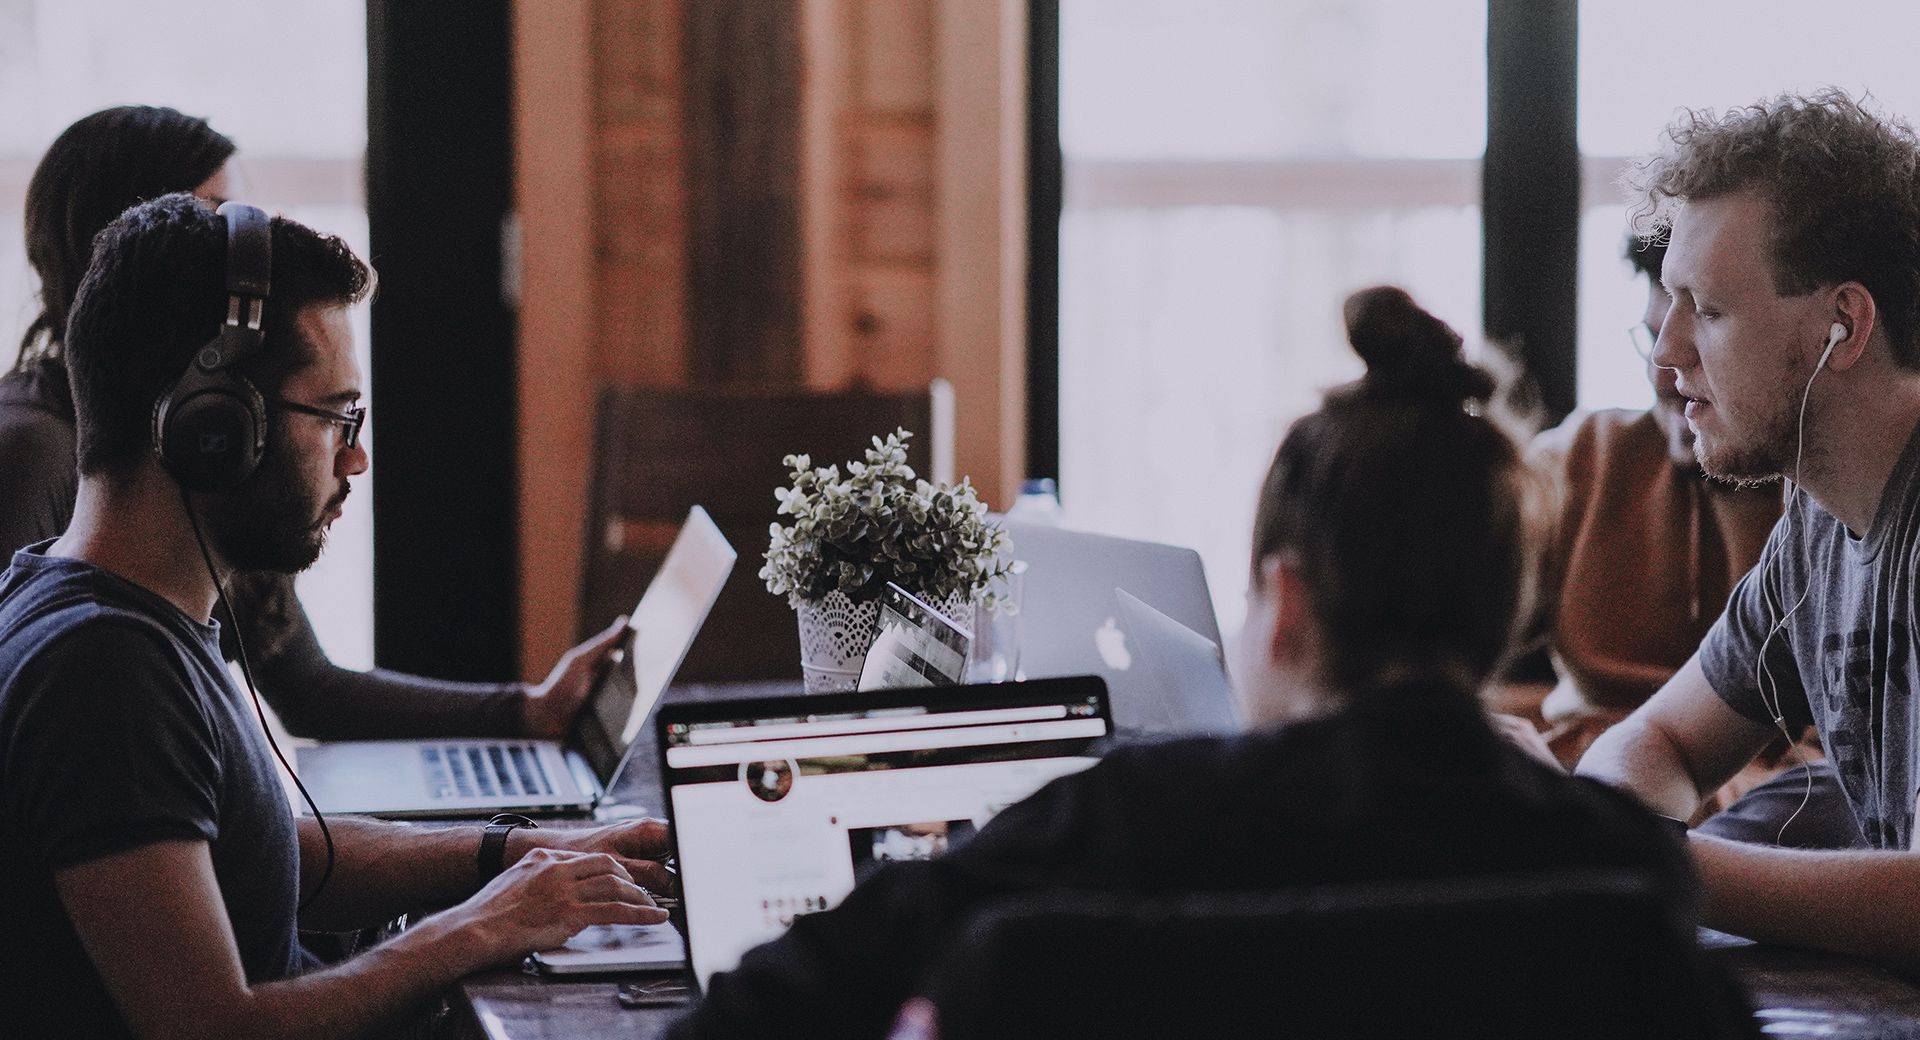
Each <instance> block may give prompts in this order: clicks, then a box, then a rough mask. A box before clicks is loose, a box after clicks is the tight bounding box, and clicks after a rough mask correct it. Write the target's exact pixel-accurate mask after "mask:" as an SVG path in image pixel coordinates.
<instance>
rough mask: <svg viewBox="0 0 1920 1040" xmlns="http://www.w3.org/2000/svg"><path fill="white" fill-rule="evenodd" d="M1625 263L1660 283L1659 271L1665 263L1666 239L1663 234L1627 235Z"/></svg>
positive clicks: (1648, 278)
mask: <svg viewBox="0 0 1920 1040" xmlns="http://www.w3.org/2000/svg"><path fill="white" fill-rule="evenodd" d="M1626 257H1627V263H1630V264H1632V265H1633V269H1634V271H1636V272H1638V273H1639V274H1643V275H1645V276H1646V277H1647V280H1648V281H1650V282H1652V283H1653V284H1655V285H1659V284H1660V271H1661V269H1662V268H1663V267H1665V266H1666V263H1667V239H1666V236H1664V235H1647V236H1644V237H1643V236H1641V235H1628V236H1627V247H1626Z"/></svg>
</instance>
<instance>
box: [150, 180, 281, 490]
mask: <svg viewBox="0 0 1920 1040" xmlns="http://www.w3.org/2000/svg"><path fill="white" fill-rule="evenodd" d="M219 213H220V216H222V217H225V218H226V221H227V264H226V266H227V317H226V320H225V321H224V322H222V323H221V325H220V333H219V335H217V336H215V337H214V338H213V339H211V340H208V341H207V344H206V346H203V347H201V348H200V349H199V350H198V351H196V352H195V353H194V355H193V364H192V365H190V366H188V368H187V371H186V373H185V374H184V375H182V376H181V377H180V379H179V380H178V381H177V382H175V383H174V384H173V387H172V389H170V390H168V391H167V392H166V393H165V394H163V395H162V396H161V398H160V400H158V401H156V402H155V403H154V406H153V450H154V454H156V455H158V456H159V457H160V462H161V464H162V465H164V466H166V468H167V472H168V473H171V474H173V477H174V479H175V480H177V481H179V482H180V486H181V487H184V488H186V489H187V490H189V491H225V490H227V489H229V488H231V487H233V486H234V485H236V484H238V483H240V482H241V481H243V480H245V479H247V477H248V476H249V475H250V474H252V473H253V471H254V469H255V468H257V467H258V466H259V465H260V458H261V456H262V455H264V454H265V453H266V450H267V405H266V401H265V400H263V399H262V398H261V396H260V391H259V390H258V389H256V388H255V387H254V385H253V383H252V382H250V381H249V380H248V379H247V377H245V376H243V375H241V374H240V372H239V371H238V370H237V369H236V368H235V366H236V365H238V364H239V363H240V362H241V361H244V360H246V359H247V358H248V357H250V356H252V355H253V354H254V352H255V351H258V350H259V349H260V341H261V331H260V321H261V317H262V315H263V314H264V313H265V311H266V305H267V295H268V293H269V291H270V290H271V288H272V272H273V224H272V220H271V218H269V217H268V216H267V214H266V213H265V212H264V211H262V210H260V209H258V208H257V207H254V206H249V205H247V204H246V203H243V202H227V203H223V204H221V206H220V210H219Z"/></svg>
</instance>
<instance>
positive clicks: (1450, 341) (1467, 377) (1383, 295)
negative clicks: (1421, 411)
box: [1346, 285, 1494, 406]
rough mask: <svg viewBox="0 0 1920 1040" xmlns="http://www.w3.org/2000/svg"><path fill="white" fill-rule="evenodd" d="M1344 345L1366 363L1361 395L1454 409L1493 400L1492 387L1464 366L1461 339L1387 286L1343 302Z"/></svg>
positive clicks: (1489, 381) (1488, 379)
mask: <svg viewBox="0 0 1920 1040" xmlns="http://www.w3.org/2000/svg"><path fill="white" fill-rule="evenodd" d="M1346 319H1347V341H1348V342H1349V343H1352V344H1353V349H1354V352H1355V353H1357V354H1359V355H1360V359H1361V360H1362V361H1365V362H1366V363H1367V375H1366V378H1365V379H1362V380H1361V381H1360V386H1359V388H1358V389H1359V390H1360V392H1361V393H1363V394H1367V395H1369V396H1374V397H1382V398H1394V399H1398V400H1418V401H1428V402H1432V403H1435V404H1442V405H1448V406H1458V405H1461V404H1465V403H1466V402H1468V401H1484V400H1486V399H1487V398H1489V397H1491V396H1492V395H1493V390H1494V382H1493V379H1492V377H1490V376H1488V375H1487V374H1486V373H1485V372H1482V371H1481V370H1480V369H1478V368H1475V367H1474V366H1472V365H1469V364H1467V362H1466V359H1465V358H1464V357H1462V355H1461V352H1460V346H1461V339H1460V334H1459V333H1457V332H1455V331H1453V329H1452V328H1451V327H1449V326H1448V325H1447V323H1446V322H1444V321H1441V320H1440V319H1439V318H1436V317H1434V316H1433V315H1431V314H1428V313H1427V312H1426V311H1424V310H1422V309H1421V308H1420V305H1419V304H1417V303H1414V302H1413V297H1411V296H1409V295H1407V292H1406V290H1404V289H1398V288H1395V287H1393V286H1391V285H1382V286H1376V287H1374V288H1372V289H1362V290H1360V291H1359V292H1357V293H1354V294H1353V295H1352V296H1349V297H1347V303H1346Z"/></svg>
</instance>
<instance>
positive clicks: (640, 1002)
mask: <svg viewBox="0 0 1920 1040" xmlns="http://www.w3.org/2000/svg"><path fill="white" fill-rule="evenodd" d="M613 997H614V999H615V1000H618V1001H619V1002H620V1006H621V1007H623V1008H650V1007H672V1006H673V1005H675V1004H685V1003H686V1002H687V1001H689V1000H692V999H693V986H692V985H690V984H689V983H688V981H687V980H686V979H654V980H652V981H649V982H622V983H621V984H620V988H619V989H618V990H616V991H614V995H613Z"/></svg>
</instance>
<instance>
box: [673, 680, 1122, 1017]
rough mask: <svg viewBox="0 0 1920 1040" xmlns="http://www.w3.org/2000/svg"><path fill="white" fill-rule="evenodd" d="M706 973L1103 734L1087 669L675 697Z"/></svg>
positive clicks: (681, 821) (958, 830) (679, 842)
mask: <svg viewBox="0 0 1920 1040" xmlns="http://www.w3.org/2000/svg"><path fill="white" fill-rule="evenodd" d="M654 727H655V731H656V733H657V736H658V739H659V742H660V761H661V783H662V786H663V787H664V789H665V793H666V802H667V810H668V814H669V816H671V818H672V821H673V828H672V834H673V841H674V854H675V858H676V859H677V860H678V862H679V865H680V897H681V906H682V908H683V909H684V910H685V912H686V928H687V945H688V949H689V952H690V958H689V959H690V960H691V961H692V962H693V971H694V976H695V978H696V979H697V980H698V981H699V984H700V985H701V986H702V987H705V986H706V985H707V984H708V982H709V981H710V980H711V979H712V977H713V975H714V973H715V972H719V971H727V970H730V969H732V968H733V967H734V966H736V965H737V964H738V963H739V961H740V957H741V955H742V954H744V953H746V952H747V951H748V950H749V949H751V948H753V947H755V946H758V945H759V944H761V943H763V942H766V941H767V940H769V939H773V938H777V937H778V936H779V935H780V934H781V933H782V932H785V931H786V929H787V926H788V925H789V924H791V923H792V922H793V920H794V919H795V918H797V917H801V916H804V915H806V914H812V913H818V912H820V911H822V910H828V909H832V908H833V907H835V906H837V905H839V903H840V901H841V900H843V899H845V898H846V896H847V893H849V892H851V891H853V887H854V885H855V884H857V883H858V882H859V881H861V880H862V879H864V878H865V877H867V876H868V875H869V874H870V873H872V872H873V871H875V870H879V869H882V868H883V867H884V866H885V864H887V863H889V862H897V861H902V860H923V859H930V858H933V857H935V856H939V855H941V854H942V853H944V852H946V851H947V850H948V849H949V848H951V847H953V846H956V845H958V844H959V843H961V842H963V841H965V840H967V839H968V838H969V837H970V836H971V835H972V834H973V833H974V831H975V830H977V829H978V828H979V827H981V826H983V825H985V824H986V822H987V821H988V820H989V819H991V818H992V817H993V816H994V815H995V814H997V813H998V812H999V811H1000V810H1002V809H1004V808H1006V807H1007V806H1009V805H1011V804H1013V803H1014V802H1017V801H1020V800H1021V799H1023V798H1025V797H1027V796H1028V795H1030V794H1032V793H1033V792H1035V791H1037V790H1039V789H1040V788H1041V787H1042V786H1044V785H1045V784H1046V783H1047V782H1048V781H1050V780H1052V779H1054V778H1055V777H1060V776H1065V775H1067V774H1069V773H1075V772H1078V771H1080V770H1082V769H1085V768H1087V767H1088V766H1091V765H1093V764H1094V761H1095V755H1096V754H1097V748H1098V746H1099V742H1100V741H1101V740H1102V738H1104V737H1105V736H1106V735H1107V733H1108V731H1109V725H1108V721H1107V706H1106V691H1105V690H1104V689H1103V688H1102V686H1101V683H1100V680H1099V679H1097V678H1094V677H1090V676H1080V677H1077V678H1072V679H1052V680H1042V681H1036V682H1024V683H993V684H988V685H979V686H941V687H920V688H914V689H904V690H878V691H866V692H859V693H834V694H814V695H810V696H799V697H775V698H766V699H760V700H750V701H731V702H728V701H706V702H684V701H683V702H680V703H676V704H669V705H666V706H665V707H663V708H662V709H661V710H660V714H659V716H658V717H657V718H656V719H655V722H654Z"/></svg>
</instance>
